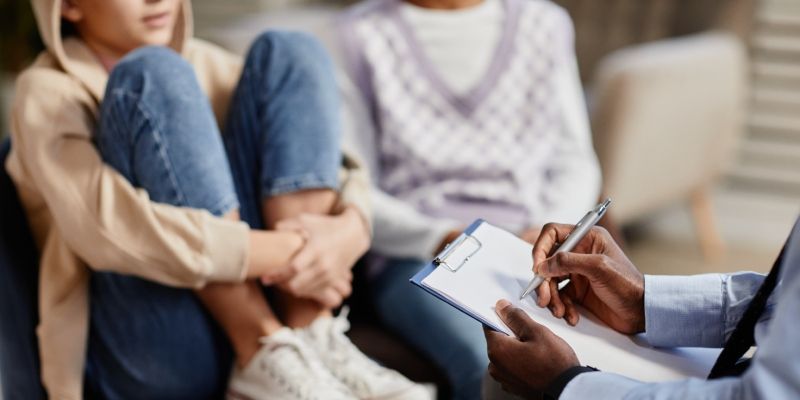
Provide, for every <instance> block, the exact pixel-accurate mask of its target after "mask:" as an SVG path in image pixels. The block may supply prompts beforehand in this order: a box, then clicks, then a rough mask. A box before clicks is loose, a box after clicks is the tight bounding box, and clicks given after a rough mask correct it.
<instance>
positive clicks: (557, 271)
mask: <svg viewBox="0 0 800 400" xmlns="http://www.w3.org/2000/svg"><path fill="white" fill-rule="evenodd" d="M572 228H573V226H572V225H563V224H552V223H551V224H547V225H545V226H544V227H543V228H542V234H541V235H539V239H538V240H537V241H536V244H535V245H534V247H533V260H534V272H535V273H537V274H539V275H541V276H542V277H544V278H546V279H548V280H547V281H546V282H545V283H543V284H542V285H540V286H539V288H538V289H536V292H537V295H538V297H539V298H538V301H537V304H538V305H539V306H540V307H548V308H549V309H550V311H551V312H552V313H553V316H555V317H557V318H564V319H566V321H567V323H569V324H570V325H575V324H577V323H578V319H579V314H578V310H577V309H576V307H575V305H576V304H580V305H582V306H584V307H585V308H586V309H588V310H589V311H591V312H592V313H594V314H595V315H596V316H597V317H598V318H600V319H601V320H602V321H603V322H605V323H606V324H607V325H608V326H610V327H611V328H613V329H615V330H617V331H618V332H621V333H625V334H635V333H639V332H644V329H645V318H644V276H643V275H642V273H641V272H639V271H638V270H637V269H636V267H635V266H634V265H633V263H631V261H630V260H629V259H628V257H626V256H625V254H624V253H623V252H622V250H621V249H620V248H619V246H618V245H617V244H616V243H615V242H614V239H612V238H611V235H609V233H608V232H607V231H606V230H605V229H603V228H600V227H594V228H592V230H591V231H589V233H588V234H586V236H585V237H584V238H583V240H581V241H580V242H579V243H578V245H576V246H575V248H574V249H573V250H572V252H569V253H558V254H556V255H554V256H552V257H549V258H548V257H547V255H548V254H550V252H551V250H552V249H553V248H554V247H556V244H557V243H563V242H564V240H565V239H566V237H567V235H568V234H569V232H570V231H571V230H572ZM566 278H569V279H570V283H569V285H567V286H566V287H565V288H564V289H563V290H562V291H560V292H559V291H558V289H557V284H558V281H560V280H563V279H566Z"/></svg>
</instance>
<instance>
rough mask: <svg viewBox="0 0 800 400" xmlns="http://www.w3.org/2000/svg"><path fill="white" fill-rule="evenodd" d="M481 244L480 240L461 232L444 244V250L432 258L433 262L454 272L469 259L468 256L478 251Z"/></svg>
mask: <svg viewBox="0 0 800 400" xmlns="http://www.w3.org/2000/svg"><path fill="white" fill-rule="evenodd" d="M481 246H483V245H482V244H481V242H480V240H478V239H476V238H475V237H473V236H471V235H468V234H466V233H462V234H461V235H459V236H458V237H457V238H456V240H454V241H452V242H450V244H448V245H447V246H445V248H444V250H442V252H441V253H439V255H437V256H436V258H434V259H433V263H434V264H436V266H437V267H438V266H444V267H445V268H447V269H449V270H450V271H451V272H456V271H458V269H459V268H461V267H463V266H464V264H466V263H467V261H469V259H470V257H472V256H474V255H475V254H476V253H477V252H478V251H480V249H481Z"/></svg>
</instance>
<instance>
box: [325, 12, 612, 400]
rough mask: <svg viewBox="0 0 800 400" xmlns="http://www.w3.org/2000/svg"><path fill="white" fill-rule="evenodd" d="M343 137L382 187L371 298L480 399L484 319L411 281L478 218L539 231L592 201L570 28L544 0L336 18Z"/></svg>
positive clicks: (595, 179) (456, 383)
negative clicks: (343, 71)
mask: <svg viewBox="0 0 800 400" xmlns="http://www.w3.org/2000/svg"><path fill="white" fill-rule="evenodd" d="M337 31H338V33H339V35H338V37H339V39H340V43H341V47H340V49H339V50H340V56H341V61H342V63H343V65H344V67H345V68H346V70H347V72H348V74H347V76H348V77H349V78H350V79H349V82H345V85H344V86H345V88H344V92H345V96H346V97H345V100H346V104H347V108H348V110H349V112H348V113H347V115H349V116H350V124H348V125H349V128H348V129H346V131H345V135H348V134H352V137H351V138H350V139H349V141H350V142H352V146H354V147H355V149H356V150H357V151H358V152H359V153H360V154H361V155H362V156H363V158H364V160H365V161H366V164H367V166H368V169H369V170H370V171H371V174H372V176H373V177H374V180H375V182H374V183H375V185H376V186H377V189H376V191H375V195H374V196H373V206H374V209H375V214H374V217H375V221H374V238H373V244H372V254H373V255H374V256H376V257H373V259H372V262H371V265H370V271H369V275H370V276H371V279H372V281H371V285H370V288H371V295H372V297H373V299H374V304H375V306H376V308H377V310H378V313H379V315H380V316H381V317H382V319H383V322H384V323H385V324H386V325H387V326H388V327H390V328H391V329H393V330H394V331H395V332H397V333H398V334H400V335H401V336H403V337H404V338H405V339H407V340H408V341H409V342H410V343H412V344H413V345H414V346H416V347H417V348H418V349H420V350H421V351H422V352H424V353H426V354H427V355H428V356H429V357H431V358H432V359H433V360H435V362H436V363H437V364H438V365H439V366H440V367H441V368H442V369H443V370H445V371H446V372H447V375H448V377H449V379H450V382H451V384H452V387H453V389H454V392H455V393H454V395H455V396H454V397H455V398H463V399H466V398H477V396H479V393H480V390H479V389H480V382H481V378H482V376H483V374H484V373H485V370H486V366H487V364H488V359H487V356H486V350H485V349H486V346H485V343H484V338H483V334H482V332H481V329H479V328H478V326H477V325H478V323H477V322H475V321H473V320H471V319H469V318H468V317H466V316H464V315H463V314H461V313H458V312H454V311H453V310H452V309H451V308H450V307H449V306H448V305H446V304H445V303H443V302H441V301H439V300H437V299H435V298H433V297H432V296H430V295H429V294H427V293H424V292H423V291H422V290H419V289H418V288H416V287H413V286H412V285H410V284H409V283H408V278H409V277H411V276H412V275H413V274H414V273H415V272H417V271H418V270H420V269H421V268H422V267H423V264H424V263H425V262H426V261H427V260H429V259H430V258H431V257H432V256H433V255H434V253H436V252H437V251H438V250H439V249H441V248H442V247H443V245H444V244H445V243H447V242H448V241H449V240H450V239H451V238H453V237H454V236H455V235H456V234H458V232H459V231H460V229H461V228H462V227H464V226H466V225H467V224H469V223H470V222H472V221H473V220H474V219H476V218H479V217H481V218H484V219H486V220H488V221H490V222H492V223H494V224H497V225H500V226H503V227H505V228H507V229H509V230H512V231H515V232H518V233H519V234H520V235H521V236H522V237H524V238H526V239H527V240H531V241H532V240H534V239H535V238H536V237H537V236H538V229H539V227H540V226H541V225H542V224H543V223H544V222H547V221H564V222H569V223H572V222H574V221H576V220H578V219H579V218H580V217H581V216H582V215H583V214H584V213H585V212H586V210H588V209H590V208H591V207H592V206H593V205H594V203H595V201H596V200H597V199H598V197H599V190H600V173H599V167H598V164H597V160H596V157H595V154H594V152H593V149H592V143H591V137H590V132H589V128H588V120H587V115H586V110H585V105H584V102H583V98H582V92H581V87H580V81H579V78H578V73H577V64H576V61H575V56H574V49H573V29H572V24H571V21H570V19H569V17H568V15H567V14H566V12H565V11H564V10H562V9H561V8H559V7H558V6H556V5H554V4H552V3H550V2H547V1H540V0H408V1H401V0H370V1H367V2H365V3H362V4H358V5H356V6H353V7H352V8H351V9H349V10H348V11H346V12H345V13H344V14H343V15H342V16H341V18H340V19H339V23H338V24H337Z"/></svg>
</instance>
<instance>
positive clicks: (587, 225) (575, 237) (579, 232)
mask: <svg viewBox="0 0 800 400" xmlns="http://www.w3.org/2000/svg"><path fill="white" fill-rule="evenodd" d="M610 205H611V198H607V199H606V201H604V202H603V203H601V204H598V205H597V207H595V208H594V209H593V210H591V211H589V212H588V213H586V215H584V216H583V218H581V220H580V221H578V223H577V224H575V227H574V228H572V231H571V232H570V233H569V234H568V235H567V237H566V238H565V239H564V243H561V245H560V246H558V250H556V251H555V252H553V253H552V254H551V255H555V254H558V253H561V252H566V251H572V249H573V248H574V247H575V245H576V244H578V243H579V242H580V241H581V239H583V237H584V236H586V234H587V233H589V231H590V230H592V227H593V226H595V225H596V224H597V221H599V220H600V218H603V215H604V214H605V213H606V210H607V209H608V207H609V206H610ZM542 282H544V278H542V277H541V276H539V275H536V274H534V275H533V279H531V282H530V283H528V287H526V288H525V290H524V291H523V292H522V295H520V296H519V299H520V300H522V299H524V298H525V296H527V295H529V294H531V292H533V291H534V290H536V288H537V287H539V285H541V284H542ZM559 289H560V288H559Z"/></svg>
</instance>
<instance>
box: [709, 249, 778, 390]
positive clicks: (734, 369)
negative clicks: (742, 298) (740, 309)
mask: <svg viewBox="0 0 800 400" xmlns="http://www.w3.org/2000/svg"><path fill="white" fill-rule="evenodd" d="M789 240H791V237H790V238H789ZM786 243H787V244H788V243H789V241H788V240H787V242H786ZM787 244H784V245H783V249H781V253H780V254H779V255H778V258H777V259H776V260H775V264H773V265H772V270H770V271H769V275H767V277H766V279H764V282H763V283H762V284H761V287H760V288H759V289H758V292H756V295H755V296H754V297H753V299H752V300H751V301H750V305H748V306H747V310H745V312H744V314H743V315H742V319H740V320H739V323H738V324H736V329H734V330H733V333H731V336H730V337H729V338H728V341H727V342H726V343H725V347H724V348H723V349H722V352H721V353H720V354H719V358H717V361H716V362H715V363H714V367H713V368H711V372H710V373H709V374H708V379H716V378H724V377H726V376H738V375H741V374H742V373H744V371H745V370H746V369H747V367H748V366H749V365H750V360H749V359H748V360H744V361H742V362H740V361H739V360H740V359H741V358H742V356H743V355H744V353H746V352H747V350H749V349H750V347H752V346H753V345H755V343H756V341H755V328H756V324H757V323H758V319H759V318H761V314H763V313H764V308H765V307H766V305H767V300H768V299H769V296H770V294H772V291H773V290H775V286H777V284H778V277H779V276H780V270H781V265H782V264H783V255H784V253H785V252H786V246H787Z"/></svg>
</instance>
